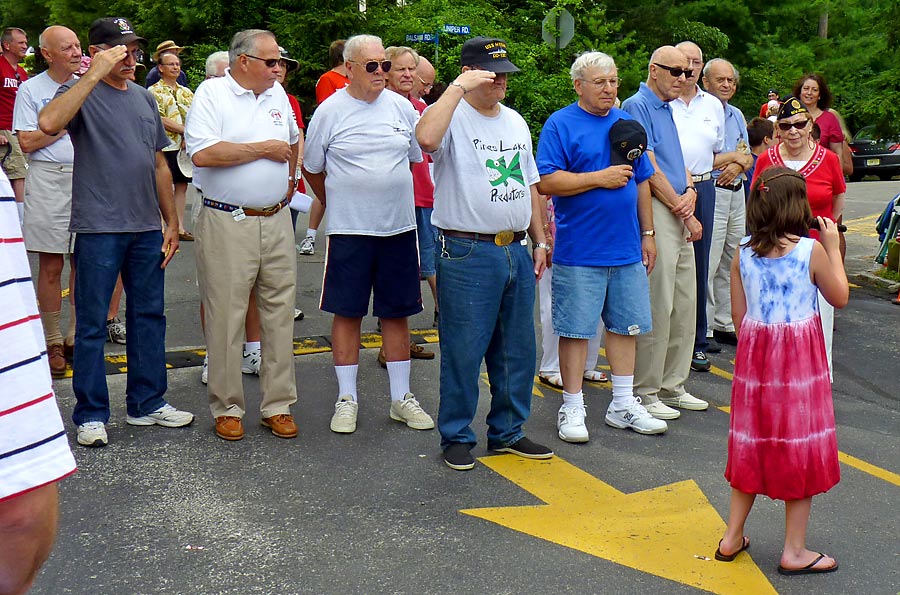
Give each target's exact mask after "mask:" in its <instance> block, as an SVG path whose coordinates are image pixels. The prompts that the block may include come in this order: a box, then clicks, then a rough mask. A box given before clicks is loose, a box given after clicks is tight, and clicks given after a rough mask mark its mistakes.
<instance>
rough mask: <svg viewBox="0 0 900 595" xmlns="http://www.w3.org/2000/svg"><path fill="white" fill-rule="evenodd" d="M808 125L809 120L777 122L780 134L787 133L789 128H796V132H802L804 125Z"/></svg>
mask: <svg viewBox="0 0 900 595" xmlns="http://www.w3.org/2000/svg"><path fill="white" fill-rule="evenodd" d="M807 124H809V120H803V121H802V122H793V123H791V122H779V123H778V128H779V129H780V130H781V131H782V132H787V131H788V130H790V129H791V128H796V129H797V130H803V129H804V128H806V125H807Z"/></svg>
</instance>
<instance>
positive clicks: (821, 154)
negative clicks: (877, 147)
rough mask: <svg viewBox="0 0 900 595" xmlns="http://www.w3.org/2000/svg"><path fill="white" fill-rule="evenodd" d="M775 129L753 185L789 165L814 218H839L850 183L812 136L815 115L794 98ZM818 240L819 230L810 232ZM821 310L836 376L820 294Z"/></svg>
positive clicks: (828, 312)
mask: <svg viewBox="0 0 900 595" xmlns="http://www.w3.org/2000/svg"><path fill="white" fill-rule="evenodd" d="M775 131H776V133H777V134H778V137H779V140H780V142H779V143H778V144H777V145H775V146H774V147H770V148H769V149H768V150H767V151H766V152H764V153H762V154H760V156H759V159H757V161H756V170H755V171H754V172H753V184H751V188H753V187H754V186H753V185H754V184H756V180H757V178H759V176H760V174H761V173H762V172H763V171H765V170H766V169H768V168H770V167H772V166H779V167H788V168H790V169H793V170H795V171H797V172H798V173H799V174H800V175H802V176H803V178H804V179H805V180H806V194H807V198H808V200H809V206H810V208H811V209H812V215H813V217H827V218H829V219H831V220H833V221H840V220H841V215H842V213H843V211H844V193H845V192H846V191H847V184H846V183H845V182H844V173H843V172H842V171H841V162H840V161H839V160H838V156H837V155H835V154H834V152H833V151H830V150H828V149H826V148H824V147H823V146H822V145H821V144H816V142H815V141H814V140H813V139H812V137H811V136H810V132H811V131H812V116H810V114H809V110H807V109H806V107H805V106H804V105H803V104H802V103H801V102H800V101H799V100H798V99H797V98H796V97H791V98H789V99H788V100H787V101H785V102H784V103H783V104H782V105H781V109H780V110H779V111H778V119H777V121H776V127H775ZM809 235H810V236H811V237H812V238H815V239H818V237H819V234H818V232H816V231H810V232H809ZM819 312H820V314H821V317H822V330H823V331H824V333H825V350H826V352H827V355H828V372H829V374H830V375H831V377H832V380H833V379H834V374H833V372H832V365H831V337H832V334H833V330H834V307H833V306H831V305H830V304H829V303H828V302H827V301H826V300H825V299H823V298H822V296H821V294H820V295H819Z"/></svg>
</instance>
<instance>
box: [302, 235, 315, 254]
mask: <svg viewBox="0 0 900 595" xmlns="http://www.w3.org/2000/svg"><path fill="white" fill-rule="evenodd" d="M297 252H299V253H300V254H302V255H303V256H312V255H313V254H315V253H316V241H315V240H314V239H312V237H311V236H306V237H305V238H303V239H302V240H301V241H300V243H299V244H297Z"/></svg>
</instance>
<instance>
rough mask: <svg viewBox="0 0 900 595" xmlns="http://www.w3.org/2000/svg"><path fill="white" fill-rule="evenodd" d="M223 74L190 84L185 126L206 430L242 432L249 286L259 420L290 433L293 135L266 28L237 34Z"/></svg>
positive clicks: (282, 434)
mask: <svg viewBox="0 0 900 595" xmlns="http://www.w3.org/2000/svg"><path fill="white" fill-rule="evenodd" d="M228 57H229V63H230V65H231V67H230V68H229V70H228V71H226V73H225V76H224V77H221V78H216V79H210V80H208V81H206V82H205V83H204V84H203V85H202V86H200V87H199V88H198V89H197V93H196V95H194V103H193V105H192V107H191V111H190V113H189V114H188V119H187V122H186V125H185V139H186V141H187V150H188V152H189V153H190V155H191V159H192V161H193V163H194V166H195V167H194V180H195V181H197V185H198V187H200V188H202V189H203V190H202V192H203V209H202V210H201V211H200V217H199V219H198V221H197V230H198V233H197V241H196V243H197V276H198V279H199V281H200V297H201V300H202V301H203V307H204V309H205V312H206V345H207V352H208V354H209V381H208V384H207V390H208V394H209V404H210V410H211V411H212V415H213V417H214V418H215V420H216V435H217V436H219V437H220V438H223V439H225V440H240V439H241V438H243V437H244V428H243V424H242V418H243V416H244V412H245V406H244V391H243V386H242V382H241V360H242V355H243V353H242V347H243V345H242V341H241V339H242V335H243V330H244V315H245V313H246V311H247V300H248V299H249V297H250V291H251V290H253V289H255V290H256V295H257V303H258V305H259V313H260V329H261V339H262V349H263V351H265V354H266V357H264V358H263V359H262V363H261V366H260V387H261V391H262V403H261V404H260V412H261V416H262V418H261V422H262V424H263V425H264V426H266V427H268V428H270V429H271V430H272V433H273V434H274V435H276V436H278V437H279V438H294V437H295V436H296V435H297V425H296V424H295V423H294V418H293V416H292V415H291V411H290V407H291V405H293V404H294V403H295V402H296V401H297V385H296V382H295V380H294V358H293V328H294V324H293V320H294V299H295V293H296V283H297V266H296V261H295V258H294V233H293V228H292V227H291V216H290V214H289V213H288V209H287V208H286V207H287V204H288V201H289V200H290V195H291V193H292V190H293V188H294V178H293V177H292V172H294V171H295V168H296V165H297V159H298V155H299V153H298V140H299V131H298V129H297V124H296V122H295V121H294V118H293V116H292V112H291V106H290V103H289V102H288V98H287V95H286V94H285V92H284V89H283V88H282V87H281V85H276V84H275V82H276V77H277V75H278V72H279V68H281V67H280V65H279V64H280V59H281V53H280V51H279V49H278V42H277V41H276V40H275V36H274V35H273V34H272V33H271V32H269V31H263V30H260V29H250V30H246V31H240V32H238V33H236V34H235V36H234V37H233V38H232V40H231V47H230V48H229V50H228Z"/></svg>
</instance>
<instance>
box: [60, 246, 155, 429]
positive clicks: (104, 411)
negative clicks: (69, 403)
mask: <svg viewBox="0 0 900 595" xmlns="http://www.w3.org/2000/svg"><path fill="white" fill-rule="evenodd" d="M161 246H162V233H160V232H159V231H145V232H140V233H79V234H78V235H77V236H76V237H75V268H76V270H77V274H76V275H75V314H76V323H75V325H76V326H75V358H74V361H73V362H72V371H73V375H72V388H73V390H74V391H75V398H76V399H77V403H76V404H75V412H74V413H73V415H72V420H73V421H74V422H75V424H76V425H80V424H83V423H86V422H89V421H102V422H103V423H107V422H108V421H109V390H108V389H107V386H106V363H105V362H104V359H103V348H104V345H105V344H106V314H107V311H108V310H109V300H110V298H111V297H112V293H113V289H114V288H115V285H116V278H117V277H118V275H119V272H120V271H121V273H122V282H123V284H124V286H125V293H126V294H127V300H126V302H125V324H126V328H127V329H128V342H127V343H126V353H127V356H128V382H127V387H126V389H125V401H126V404H127V408H128V415H131V416H132V417H140V416H143V415H147V414H148V413H150V412H152V411H155V410H157V409H159V408H160V407H162V406H163V405H165V400H164V399H163V395H164V394H165V392H166V387H167V384H166V382H167V380H166V345H165V341H166V316H165V313H164V311H163V293H164V289H165V287H164V284H165V276H164V274H163V273H164V271H163V269H161V268H159V266H160V264H162V260H163V255H162V253H161V252H160V247H161Z"/></svg>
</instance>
